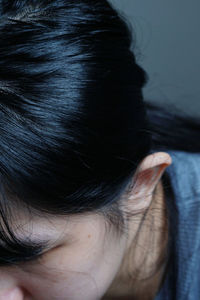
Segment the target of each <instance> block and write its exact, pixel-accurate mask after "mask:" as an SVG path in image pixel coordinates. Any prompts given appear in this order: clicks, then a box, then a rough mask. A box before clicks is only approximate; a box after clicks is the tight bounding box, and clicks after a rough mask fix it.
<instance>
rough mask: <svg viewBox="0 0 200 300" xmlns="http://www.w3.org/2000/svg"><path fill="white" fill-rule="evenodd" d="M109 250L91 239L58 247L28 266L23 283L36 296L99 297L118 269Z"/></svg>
mask: <svg viewBox="0 0 200 300" xmlns="http://www.w3.org/2000/svg"><path fill="white" fill-rule="evenodd" d="M110 250H111V249H105V248H104V249H103V246H102V245H101V244H99V243H97V241H95V243H94V242H93V241H92V239H91V240H90V242H87V243H85V244H84V243H82V244H81V246H78V245H76V246H74V247H61V248H58V249H56V251H53V252H52V253H49V254H48V255H47V256H45V259H44V260H43V262H41V265H39V266H37V267H36V266H35V267H33V268H32V270H29V271H31V272H29V275H28V276H24V278H23V284H24V286H25V287H26V288H27V289H28V291H29V293H30V294H31V295H32V296H33V299H37V300H47V299H48V300H49V299H55V300H56V299H58V300H83V299H87V300H98V299H101V297H102V295H103V294H104V293H105V292H106V290H107V289H108V287H109V285H110V283H111V281H112V280H113V277H114V275H115V273H116V271H117V269H116V268H117V267H116V266H117V261H116V259H114V260H113V254H114V253H112V252H110ZM27 272H28V270H27Z"/></svg>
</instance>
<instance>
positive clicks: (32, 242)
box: [0, 234, 73, 266]
mask: <svg viewBox="0 0 200 300" xmlns="http://www.w3.org/2000/svg"><path fill="white" fill-rule="evenodd" d="M66 238H67V242H68V243H70V242H71V241H72V239H73V236H72V234H68V235H67V236H66ZM58 240H59V239H56V240H52V239H47V238H43V239H41V238H40V239H30V238H24V239H22V238H17V239H16V240H9V241H6V245H2V244H0V266H12V265H20V264H22V263H27V262H36V261H38V260H39V258H41V257H42V256H43V255H44V254H45V253H46V252H47V251H48V250H51V249H52V248H53V247H55V246H58Z"/></svg>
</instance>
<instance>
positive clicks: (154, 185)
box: [0, 152, 172, 300]
mask: <svg viewBox="0 0 200 300" xmlns="http://www.w3.org/2000/svg"><path fill="white" fill-rule="evenodd" d="M171 163H172V159H171V157H170V155H169V154H168V153H166V152H156V153H154V154H151V155H148V156H147V157H145V159H144V160H143V161H142V162H141V164H140V165H139V167H138V169H137V173H136V174H137V175H138V177H137V180H136V185H135V186H134V187H133V188H131V189H130V191H129V192H128V194H127V195H124V198H125V200H124V201H125V204H126V209H127V210H128V211H134V212H135V211H138V212H140V214H139V215H138V216H133V217H132V218H127V224H128V235H127V234H124V235H122V236H121V237H120V239H119V238H117V236H115V235H114V234H113V232H112V231H108V232H107V231H106V227H105V220H104V219H103V216H99V215H97V214H94V213H92V214H85V215H77V216H71V217H67V219H66V218H64V217H62V218H61V217H59V218H58V217H50V218H42V219H41V218H40V217H36V216H34V217H33V218H32V220H30V219H29V218H28V217H27V216H25V214H23V213H22V212H21V216H20V217H19V218H18V219H17V220H16V223H15V224H16V232H17V234H18V235H19V236H23V237H24V236H27V235H28V236H30V235H31V237H37V238H39V237H41V238H42V237H49V238H50V239H51V240H52V241H54V242H55V245H54V247H52V248H51V249H49V250H48V251H47V252H46V253H45V254H44V255H43V257H42V259H40V260H39V261H36V262H32V263H30V262H28V263H26V264H25V263H24V264H22V265H21V266H19V267H4V268H1V270H0V300H3V299H6V300H11V299H12V300H22V299H23V300H49V299H51V300H54V299H55V300H83V299H87V300H98V299H102V297H103V296H104V297H103V299H128V298H125V297H128V296H130V295H135V296H137V297H138V298H137V299H145V300H146V299H150V298H144V297H143V298H142V294H143V293H144V288H146V289H147V290H148V291H149V293H148V294H149V295H150V294H151V295H152V296H153V295H154V293H155V291H156V289H157V287H158V284H159V282H160V279H161V278H162V272H161V273H159V274H157V277H154V279H153V280H151V281H149V282H146V283H145V285H144V284H143V285H139V283H138V284H137V286H138V288H137V289H135V288H134V284H132V282H130V279H129V277H128V274H129V273H130V272H131V273H133V272H134V271H135V270H136V269H137V267H139V265H140V263H141V257H142V255H141V249H142V248H140V249H139V248H138V251H136V252H134V255H133V253H132V251H133V249H134V246H135V242H134V237H135V233H136V231H137V229H138V226H139V223H140V221H141V218H142V216H143V213H144V211H145V210H146V209H148V208H149V207H152V208H159V209H156V210H155V211H156V212H157V213H155V214H154V219H155V220H154V221H155V224H158V225H159V226H158V228H162V227H163V226H165V222H164V217H163V209H162V208H163V205H164V194H163V188H162V185H161V182H160V179H161V176H162V174H163V172H164V171H165V169H166V167H168V166H169V165H170V164H171ZM134 179H135V177H134ZM154 191H156V193H155V194H154V195H153V192H154ZM152 200H153V201H152ZM19 220H20V221H19ZM146 225H147V226H146V227H145V228H149V226H148V218H147V221H146ZM69 233H70V234H72V238H71V239H68V237H67V235H68V234H69ZM148 235H149V233H148V230H146V231H144V232H143V233H141V235H140V243H141V245H142V244H143V243H144V246H145V241H146V240H147V236H148ZM163 236H164V235H163V233H162V232H161V230H156V231H155V239H154V242H153V243H152V245H151V246H152V247H153V249H154V250H155V251H153V252H151V253H150V254H149V255H148V259H147V262H148V264H147V265H145V268H144V270H143V271H142V273H141V274H140V275H141V277H142V275H145V274H146V272H147V271H148V270H149V268H150V267H152V265H153V264H154V263H155V262H156V261H157V259H158V257H160V255H161V254H162V253H163V252H164V250H165V249H164V247H163V245H165V244H163V243H162V240H161V237H162V238H163ZM148 247H149V246H148ZM144 248H145V247H144ZM152 253H154V255H152ZM133 257H134V259H132V258H133ZM117 296H121V297H123V298H116V297H117ZM140 297H141V298H140ZM152 299H153V298H152Z"/></svg>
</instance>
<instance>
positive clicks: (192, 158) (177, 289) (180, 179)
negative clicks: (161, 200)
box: [154, 150, 200, 300]
mask: <svg viewBox="0 0 200 300" xmlns="http://www.w3.org/2000/svg"><path fill="white" fill-rule="evenodd" d="M166 152H167V153H169V154H170V155H171V157H172V164H171V165H170V166H169V167H167V169H166V171H165V172H166V173H167V174H166V176H168V178H169V180H170V186H171V194H170V193H169V194H168V195H167V197H166V203H167V208H168V213H169V222H170V224H169V226H170V228H169V230H170V233H171V237H170V260H169V265H168V268H167V272H166V274H165V276H164V279H163V282H162V284H161V286H160V289H159V290H158V292H157V295H156V297H155V298H154V299H155V300H200V153H189V152H184V151H172V150H170V151H166Z"/></svg>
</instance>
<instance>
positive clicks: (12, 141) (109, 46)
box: [0, 0, 200, 300]
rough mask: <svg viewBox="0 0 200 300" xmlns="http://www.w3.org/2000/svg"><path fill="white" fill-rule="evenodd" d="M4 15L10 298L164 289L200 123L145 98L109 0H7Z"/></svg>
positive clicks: (4, 268) (2, 106)
mask: <svg viewBox="0 0 200 300" xmlns="http://www.w3.org/2000/svg"><path fill="white" fill-rule="evenodd" d="M0 24H1V25H0V26H1V27H0V65H1V68H0V114H1V116H0V120H1V121H0V136H1V144H0V150H1V156H0V170H1V173H0V174H1V176H0V179H1V184H0V188H1V193H0V195H1V198H0V213H1V215H0V220H1V222H0V225H1V229H0V241H1V242H0V300H2V299H7V300H9V299H12V300H22V299H25V300H47V299H48V300H49V299H52V300H53V299H55V300H64V299H66V300H97V299H102V298H103V299H142V300H144V299H154V298H155V297H163V298H162V299H165V298H164V297H165V296H166V297H167V294H166V293H167V291H166V290H165V291H164V288H165V287H166V285H167V284H169V285H170V284H172V283H173V284H174V282H175V280H174V281H173V282H172V283H170V282H169V281H166V279H167V278H168V277H167V276H168V275H167V274H170V273H169V272H170V266H174V263H172V260H171V258H172V257H174V256H173V255H174V253H173V252H172V250H173V249H174V248H173V247H174V246H173V245H174V244H173V241H174V239H173V238H172V237H174V231H173V232H172V230H170V229H172V226H169V225H171V224H173V223H172V220H171V219H170V216H172V211H173V212H174V213H175V212H176V211H177V210H176V209H174V207H173V204H172V203H175V200H176V199H175V198H174V199H173V197H172V196H173V195H175V192H176V191H178V192H179V191H180V188H182V189H183V191H185V189H186V186H187V185H183V182H182V180H183V178H185V177H184V176H186V175H187V174H189V172H190V168H191V167H192V165H191V161H192V162H195V163H194V164H193V169H195V168H194V165H195V166H196V165H198V163H199V156H198V155H199V154H198V153H199V152H200V142H199V139H198V137H199V129H200V124H199V121H197V120H192V119H190V118H189V117H185V118H184V117H181V116H176V115H173V114H170V113H169V112H168V111H167V109H166V110H164V108H159V107H156V106H153V105H150V104H147V103H145V102H144V99H143V94H142V88H143V87H144V85H145V84H146V83H147V79H148V77H147V74H146V72H145V71H144V70H143V69H142V68H141V67H140V66H139V65H138V64H137V62H136V59H135V55H134V53H133V51H131V50H130V45H131V42H132V35H131V31H130V29H129V28H128V25H127V23H126V22H125V20H123V17H122V16H120V15H119V13H117V12H116V11H115V10H114V8H113V7H112V6H111V4H109V3H108V2H107V1H105V0H95V1H89V0H82V1H81V0H77V1H64V0H51V1H48V0H38V1H35V0H30V1H24V0H20V1H17V0H10V1H1V23H0ZM194 152H196V153H194ZM181 155H182V156H181ZM182 159H183V160H182ZM180 160H182V161H181V162H182V164H180V165H181V166H182V167H184V164H183V161H188V165H187V169H186V171H187V172H182V173H181V176H178V175H177V174H176V173H175V170H177V169H176V166H177V165H178V162H180ZM170 168H171V169H170ZM168 169H169V170H171V173H170V172H168V173H167V170H168ZM165 171H166V172H165ZM172 171H174V172H172ZM179 175H180V173H179ZM193 175H196V173H193ZM170 178H171V181H170ZM192 178H193V179H194V177H192ZM195 178H196V177H195ZM174 179H176V180H178V183H179V185H178V186H179V190H176V186H177V181H174ZM186 182H187V180H186ZM193 183H195V184H194V185H193V186H192V184H191V182H190V185H189V187H190V188H191V187H192V189H193V190H192V191H193V192H195V193H196V186H197V185H198V183H199V181H198V180H197V181H195V182H193ZM172 188H173V191H174V193H172ZM187 191H188V190H187ZM195 195H197V193H196V194H195ZM178 196H179V194H178V193H177V194H176V197H177V199H178ZM191 199H193V198H191ZM167 200H168V201H167ZM173 201H174V202H173ZM170 203H171V205H172V206H171V207H170ZM195 203H197V202H195ZM167 204H169V205H167ZM184 207H185V206H184ZM167 208H170V209H169V210H168V209H167ZM173 216H174V215H173ZM172 219H173V220H174V218H172ZM189 220H190V219H188V222H189ZM191 221H192V219H191ZM174 222H175V220H174ZM175 223H176V222H175ZM174 228H175V227H174ZM172 233H173V234H172ZM191 245H192V242H191ZM191 245H190V246H191ZM178 253H179V252H178ZM176 272H178V271H177V270H176ZM196 275H198V274H196ZM177 291H178V288H177ZM158 292H159V293H160V295H159V294H158ZM174 293H175V289H174ZM174 295H175V294H173V295H172V296H174ZM177 295H178V294H177ZM196 295H197V294H196ZM166 299H172V298H166ZM173 299H178V300H180V299H181V298H180V297H179V298H173ZM182 299H183V298H182ZM184 299H186V298H184ZM187 299H189V298H187ZM191 299H198V295H197V297H196V298H191Z"/></svg>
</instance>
